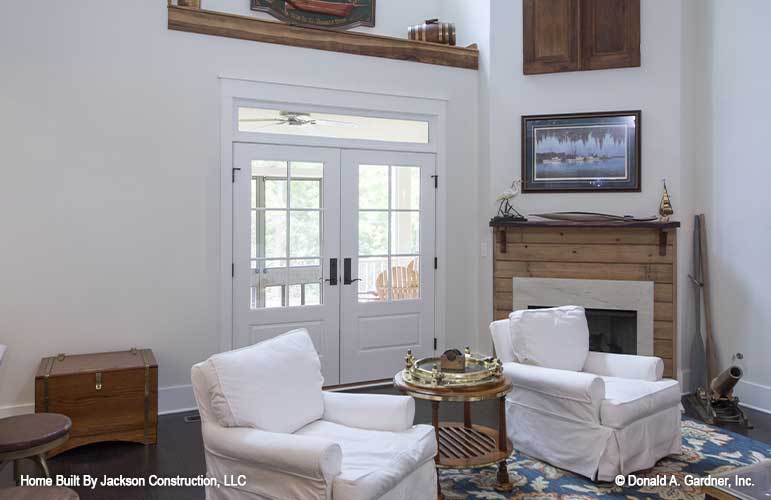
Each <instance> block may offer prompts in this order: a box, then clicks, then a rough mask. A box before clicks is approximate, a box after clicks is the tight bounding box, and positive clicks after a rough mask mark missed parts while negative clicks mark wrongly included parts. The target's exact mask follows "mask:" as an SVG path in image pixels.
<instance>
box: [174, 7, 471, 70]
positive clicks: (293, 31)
mask: <svg viewBox="0 0 771 500" xmlns="http://www.w3.org/2000/svg"><path fill="white" fill-rule="evenodd" d="M168 9H169V24H168V27H169V29H170V30H175V31H186V32H189V33H199V34H203V35H214V36H223V37H227V38H236V39H239V40H252V41H255V42H265V43H276V44H281V45H291V46H294V47H304V48H309V49H318V50H328V51H333V52H344V53H347V54H357V55H364V56H373V57H384V58H387V59H398V60H402V61H414V62H419V63H424V64H434V65H439V66H451V67H455V68H466V69H474V70H475V69H478V68H479V50H478V49H477V48H476V46H470V47H452V46H449V45H441V44H438V43H429V42H418V41H413V40H407V39H401V38H394V37H388V36H382V35H372V34H369V33H358V32H351V31H332V30H325V29H313V28H301V27H298V26H291V25H288V24H284V23H279V22H274V21H263V20H261V19H255V18H253V17H248V16H240V15H236V14H229V13H224V12H216V11H211V10H204V9H196V8H190V7H179V6H177V5H169V6H168Z"/></svg>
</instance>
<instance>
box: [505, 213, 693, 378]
mask: <svg viewBox="0 0 771 500" xmlns="http://www.w3.org/2000/svg"><path fill="white" fill-rule="evenodd" d="M490 226H491V227H492V228H493V237H494V243H495V245H494V246H495V255H494V263H493V272H494V279H493V292H494V298H493V302H494V317H495V319H504V318H507V317H508V315H509V313H510V312H511V309H512V305H513V296H512V293H513V291H512V278H514V277H534V278H565V279H601V280H631V281H653V283H654V304H653V307H654V311H653V315H654V318H653V319H654V323H653V325H654V332H653V337H654V340H653V346H654V347H653V350H654V354H655V355H656V356H659V357H660V358H662V359H663V360H664V367H665V368H664V372H665V376H667V377H672V376H674V375H675V374H676V373H677V371H676V365H675V362H676V360H677V351H676V347H677V238H676V237H675V236H676V235H675V232H676V231H677V228H678V227H680V223H679V222H677V221H671V222H658V221H653V222H572V221H552V220H529V221H506V222H492V221H491V223H490Z"/></svg>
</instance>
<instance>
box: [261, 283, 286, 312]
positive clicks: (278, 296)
mask: <svg viewBox="0 0 771 500" xmlns="http://www.w3.org/2000/svg"><path fill="white" fill-rule="evenodd" d="M283 288H284V287H283V285H278V286H269V287H266V288H265V306H264V307H283V305H284V297H283V293H282V290H283Z"/></svg>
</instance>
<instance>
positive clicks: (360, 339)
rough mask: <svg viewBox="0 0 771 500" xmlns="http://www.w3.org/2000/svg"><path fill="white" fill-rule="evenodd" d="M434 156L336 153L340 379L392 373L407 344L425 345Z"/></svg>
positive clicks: (429, 336)
mask: <svg viewBox="0 0 771 500" xmlns="http://www.w3.org/2000/svg"><path fill="white" fill-rule="evenodd" d="M434 158H435V157H434V155H431V154H417V153H393V152H382V151H359V150H348V151H343V153H342V172H343V178H344V180H343V182H342V184H341V192H342V198H341V204H340V209H341V211H342V212H341V216H342V217H341V221H342V223H341V227H342V228H343V231H342V233H341V249H340V250H341V252H342V257H343V273H344V277H343V284H344V286H343V288H342V290H341V299H340V300H341V305H340V311H341V316H340V330H341V334H340V360H341V362H340V378H341V383H344V384H346V383H351V382H357V381H360V380H379V379H384V378H390V377H393V375H394V374H395V373H396V372H397V371H399V370H400V369H401V368H403V367H404V355H405V353H406V351H407V350H408V349H411V350H412V352H413V355H414V356H416V357H423V356H428V355H430V353H432V352H433V348H434V346H433V342H434V255H435V251H434V225H435V224H434V197H435V189H434V179H433V178H432V176H433V175H434V169H435V166H434V163H435V160H434ZM348 281H353V283H352V284H351V285H350V286H345V283H346V282H348Z"/></svg>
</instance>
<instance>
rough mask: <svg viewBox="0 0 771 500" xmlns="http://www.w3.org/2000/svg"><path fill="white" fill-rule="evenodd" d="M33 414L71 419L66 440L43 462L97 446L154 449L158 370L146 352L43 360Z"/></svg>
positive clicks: (153, 360)
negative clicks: (133, 445)
mask: <svg viewBox="0 0 771 500" xmlns="http://www.w3.org/2000/svg"><path fill="white" fill-rule="evenodd" d="M35 412H36V413H38V412H53V413H62V414H64V415H67V416H68V417H70V418H71V419H72V430H71V431H70V439H69V441H67V442H66V443H65V444H63V445H62V446H61V447H59V448H56V449H55V450H53V451H52V452H51V453H50V455H49V456H53V455H56V454H58V453H61V452H63V451H66V450H69V449H72V448H76V447H78V446H82V445H84V444H89V443H96V442H100V441H134V442H138V443H144V444H154V443H155V442H156V441H157V436H158V431H157V429H158V364H157V362H156V361H155V356H153V352H152V351H151V350H150V349H132V350H130V351H118V352H103V353H98V354H80V355H75V356H67V355H64V354H60V355H58V356H54V357H50V358H43V359H42V360H41V361H40V367H39V368H38V371H37V375H36V376H35Z"/></svg>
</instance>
